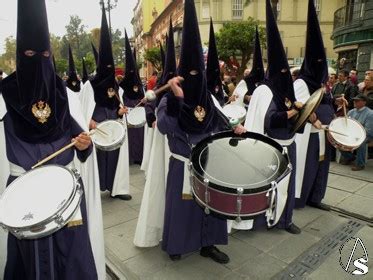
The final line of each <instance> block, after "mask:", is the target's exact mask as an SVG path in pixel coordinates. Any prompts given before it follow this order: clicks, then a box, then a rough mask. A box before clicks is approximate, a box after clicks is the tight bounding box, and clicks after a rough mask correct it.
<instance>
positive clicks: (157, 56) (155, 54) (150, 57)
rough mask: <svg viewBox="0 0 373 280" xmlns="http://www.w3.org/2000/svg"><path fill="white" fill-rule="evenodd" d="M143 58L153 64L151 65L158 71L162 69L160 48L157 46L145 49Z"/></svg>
mask: <svg viewBox="0 0 373 280" xmlns="http://www.w3.org/2000/svg"><path fill="white" fill-rule="evenodd" d="M144 59H145V60H147V61H149V62H150V63H151V64H153V67H154V68H155V69H156V70H157V71H158V72H159V71H161V69H162V58H161V50H160V49H159V48H157V47H154V48H150V49H147V50H145V54H144Z"/></svg>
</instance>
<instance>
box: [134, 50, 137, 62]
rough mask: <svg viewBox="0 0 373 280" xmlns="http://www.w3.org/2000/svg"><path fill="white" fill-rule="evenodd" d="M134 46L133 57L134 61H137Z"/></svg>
mask: <svg viewBox="0 0 373 280" xmlns="http://www.w3.org/2000/svg"><path fill="white" fill-rule="evenodd" d="M136 55H137V53H136V48H133V59H134V60H135V63H136V62H137V57H136Z"/></svg>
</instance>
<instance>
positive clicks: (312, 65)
mask: <svg viewBox="0 0 373 280" xmlns="http://www.w3.org/2000/svg"><path fill="white" fill-rule="evenodd" d="M299 77H300V78H301V79H303V80H304V81H305V82H306V83H307V86H308V89H309V91H310V94H312V93H314V92H315V91H316V90H318V89H319V88H320V87H321V84H323V83H325V82H326V81H327V80H328V63H327V61H326V54H325V49H324V42H323V40H322V36H321V30H320V25H319V20H318V19H317V14H316V9H315V4H314V1H313V0H309V1H308V16H307V39H306V54H305V57H304V61H303V64H302V67H301V69H300V73H299Z"/></svg>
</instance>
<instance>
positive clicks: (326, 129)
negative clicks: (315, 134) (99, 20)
mask: <svg viewBox="0 0 373 280" xmlns="http://www.w3.org/2000/svg"><path fill="white" fill-rule="evenodd" d="M321 129H322V130H325V131H328V132H331V133H335V134H339V135H342V136H346V137H348V135H347V134H344V133H342V132H338V131H335V130H331V129H329V128H327V127H322V128H321Z"/></svg>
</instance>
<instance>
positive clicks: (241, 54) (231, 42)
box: [216, 17, 265, 77]
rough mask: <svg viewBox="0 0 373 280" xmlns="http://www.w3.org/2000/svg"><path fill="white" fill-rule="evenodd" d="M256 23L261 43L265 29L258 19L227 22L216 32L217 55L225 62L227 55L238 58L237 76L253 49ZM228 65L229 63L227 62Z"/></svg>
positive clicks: (244, 67)
mask: <svg viewBox="0 0 373 280" xmlns="http://www.w3.org/2000/svg"><path fill="white" fill-rule="evenodd" d="M257 25H258V29H259V36H260V39H261V43H262V45H264V42H265V29H264V27H262V26H259V21H257V20H254V19H253V18H252V17H249V18H248V19H247V20H246V21H239V22H227V23H224V24H223V27H222V28H221V29H220V30H219V33H217V34H216V44H217V48H218V52H219V56H220V58H221V59H222V60H224V61H225V62H226V63H228V61H229V57H230V56H233V57H235V58H240V61H239V64H240V67H239V69H238V71H237V76H238V77H241V76H242V74H243V72H244V70H245V69H246V65H247V63H248V62H249V60H250V56H251V54H252V52H253V49H254V43H255V27H256V26H257ZM228 65H229V63H228Z"/></svg>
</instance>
